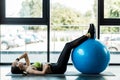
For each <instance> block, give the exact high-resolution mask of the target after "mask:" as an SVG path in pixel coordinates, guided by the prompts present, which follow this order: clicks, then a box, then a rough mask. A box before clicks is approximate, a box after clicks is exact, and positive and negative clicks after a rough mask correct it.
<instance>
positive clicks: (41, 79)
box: [0, 65, 120, 80]
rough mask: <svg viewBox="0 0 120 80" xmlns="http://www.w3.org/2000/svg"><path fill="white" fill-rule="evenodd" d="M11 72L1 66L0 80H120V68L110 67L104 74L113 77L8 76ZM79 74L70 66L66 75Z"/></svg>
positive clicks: (7, 67) (8, 68) (8, 67)
mask: <svg viewBox="0 0 120 80" xmlns="http://www.w3.org/2000/svg"><path fill="white" fill-rule="evenodd" d="M9 72H10V65H8V66H7V65H6V66H3V65H2V66H0V80H120V66H113V65H111V66H108V67H107V68H106V70H105V71H103V72H110V73H112V74H113V75H112V76H111V75H109V76H108V75H104V76H98V75H96V76H93V75H92V76H91V75H87V76H81V75H61V76H60V75H52V76H6V74H8V73H9ZM70 72H71V73H72V74H74V72H75V73H79V72H78V71H77V70H76V69H75V68H74V67H73V65H68V68H67V71H66V73H70Z"/></svg>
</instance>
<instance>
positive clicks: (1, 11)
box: [0, 0, 49, 63]
mask: <svg viewBox="0 0 120 80" xmlns="http://www.w3.org/2000/svg"><path fill="white" fill-rule="evenodd" d="M48 7H49V0H0V55H1V56H0V57H1V58H0V59H1V60H0V61H1V63H11V62H12V61H14V60H15V59H16V58H17V57H18V56H20V55H21V54H23V53H24V52H28V54H29V57H30V61H31V62H35V61H42V62H47V61H48V57H47V54H48V50H49V48H48V45H49V43H48V39H49V35H48V34H49V32H48V24H49V15H48V13H49V10H47V9H48Z"/></svg>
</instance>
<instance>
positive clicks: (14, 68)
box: [11, 66, 23, 74]
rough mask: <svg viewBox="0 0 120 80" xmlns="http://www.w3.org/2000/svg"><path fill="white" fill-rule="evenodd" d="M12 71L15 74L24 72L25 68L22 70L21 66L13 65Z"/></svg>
mask: <svg viewBox="0 0 120 80" xmlns="http://www.w3.org/2000/svg"><path fill="white" fill-rule="evenodd" d="M11 72H12V73H13V74H23V70H20V68H19V67H17V66H12V67H11Z"/></svg>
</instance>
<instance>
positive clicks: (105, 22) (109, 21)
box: [98, 0, 120, 25]
mask: <svg viewBox="0 0 120 80" xmlns="http://www.w3.org/2000/svg"><path fill="white" fill-rule="evenodd" d="M98 3H99V4H98V10H99V11H98V17H99V19H98V20H99V25H120V19H118V18H104V0H98Z"/></svg>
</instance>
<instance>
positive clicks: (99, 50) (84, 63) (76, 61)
mask: <svg viewBox="0 0 120 80" xmlns="http://www.w3.org/2000/svg"><path fill="white" fill-rule="evenodd" d="M71 58H72V63H73V65H74V67H75V68H76V69H77V70H78V71H79V72H81V73H84V74H99V73H101V72H102V71H104V70H105V69H106V68H107V66H108V64H109V61H110V52H109V50H108V49H107V47H106V46H105V45H104V44H103V43H101V42H100V41H99V40H98V39H88V40H86V41H85V42H83V43H82V44H80V45H79V46H78V47H76V48H74V49H73V51H72V54H71Z"/></svg>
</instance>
